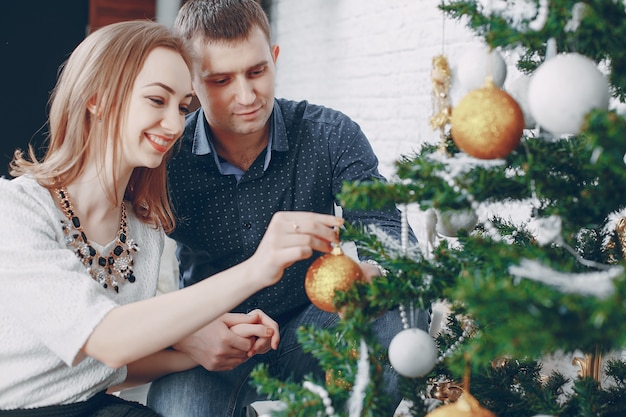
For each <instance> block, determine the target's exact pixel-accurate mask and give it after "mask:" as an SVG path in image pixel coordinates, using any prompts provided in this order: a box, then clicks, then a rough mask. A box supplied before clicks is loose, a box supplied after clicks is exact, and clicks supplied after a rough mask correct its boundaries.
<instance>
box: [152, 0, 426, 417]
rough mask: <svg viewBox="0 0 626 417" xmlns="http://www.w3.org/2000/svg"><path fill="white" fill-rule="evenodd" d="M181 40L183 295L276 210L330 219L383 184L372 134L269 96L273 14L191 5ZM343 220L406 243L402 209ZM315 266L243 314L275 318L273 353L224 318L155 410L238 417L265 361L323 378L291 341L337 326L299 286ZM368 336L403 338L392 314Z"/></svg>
mask: <svg viewBox="0 0 626 417" xmlns="http://www.w3.org/2000/svg"><path fill="white" fill-rule="evenodd" d="M175 30H176V31H178V32H179V34H180V35H181V36H183V37H184V38H186V39H188V40H190V42H191V45H192V46H193V50H194V53H195V59H196V66H195V74H194V80H193V85H194V90H195V92H196V95H197V97H198V99H199V101H200V104H201V106H202V108H201V109H199V110H198V111H196V112H195V113H193V114H191V115H190V116H189V117H188V119H187V124H186V129H185V133H184V135H183V139H182V141H181V149H180V152H179V153H178V154H176V155H175V156H174V158H173V159H172V161H171V163H170V166H169V174H168V175H169V185H170V192H171V197H172V200H173V205H174V208H175V211H176V215H177V219H178V225H177V229H176V231H175V232H174V233H173V234H172V237H173V238H174V239H176V241H177V242H178V250H177V255H178V258H179V263H180V271H181V280H182V285H184V286H188V285H191V284H193V283H195V282H197V281H199V280H202V279H205V278H206V277H210V276H211V275H212V274H214V273H216V272H218V271H221V270H223V269H225V268H228V267H229V266H232V265H235V264H237V263H239V262H242V261H243V260H245V259H246V258H248V257H249V256H250V255H251V254H252V253H253V251H254V249H255V248H256V247H257V245H258V243H259V241H260V239H261V237H262V236H263V232H264V231H265V229H266V227H267V224H268V222H269V220H270V218H271V216H272V214H273V213H274V212H276V211H279V210H297V211H312V212H319V213H333V210H334V204H335V203H336V195H337V193H338V192H339V191H340V190H341V186H342V183H343V182H344V181H355V180H363V181H368V180H373V179H381V180H382V179H383V178H382V176H381V175H380V174H379V172H378V168H377V165H378V161H377V159H376V156H375V155H374V153H373V151H372V148H371V146H370V144H369V143H368V141H367V139H366V137H365V135H364V134H363V132H362V131H361V129H360V128H359V126H358V125H357V124H356V123H355V122H353V121H352V120H350V119H349V118H348V117H347V116H345V115H344V114H342V113H340V112H337V111H334V110H331V109H328V108H324V107H321V106H314V105H311V104H309V103H308V102H306V101H302V102H294V101H288V100H284V99H275V98H274V81H275V71H276V61H277V58H278V54H279V48H278V46H277V45H272V44H271V37H270V27H269V22H268V19H267V16H266V15H265V13H264V11H263V9H262V8H261V7H260V6H259V4H258V3H257V2H256V1H255V0H242V1H232V0H190V1H188V2H187V3H185V5H184V6H183V7H182V8H181V10H180V11H179V14H178V16H177V19H176V23H175ZM343 217H344V218H345V219H346V222H348V223H351V224H375V225H377V226H379V227H381V228H382V229H384V230H385V231H387V232H388V233H390V234H393V235H396V236H399V235H400V216H399V212H398V211H397V210H395V209H394V210H390V211H387V212H381V211H378V212H363V211H360V212H356V211H349V210H345V211H344V212H343ZM297 228H298V225H294V230H297ZM318 255H319V254H318ZM314 259H315V256H314V257H312V258H310V259H308V260H307V261H303V262H298V263H296V264H294V265H293V266H291V267H290V268H288V269H287V270H286V271H285V275H284V278H283V279H282V280H281V282H280V283H279V284H277V285H275V286H273V287H271V288H269V289H268V290H267V291H261V292H258V293H256V294H255V295H254V296H252V297H250V298H249V299H248V300H246V301H245V302H244V303H243V304H241V305H240V306H239V307H238V308H237V310H236V311H237V312H240V313H246V312H248V311H250V310H253V309H260V310H262V311H264V312H265V313H266V314H267V315H268V316H270V317H272V318H273V319H275V320H276V321H277V322H278V324H279V326H280V333H281V335H280V338H281V341H280V344H279V345H278V349H276V350H273V351H269V352H268V353H265V354H263V355H259V356H254V355H253V354H254V353H256V352H251V351H250V349H251V346H252V345H253V344H254V342H255V340H254V338H244V337H240V336H238V332H237V331H236V330H231V329H230V328H229V327H230V326H229V324H228V323H227V322H226V321H225V320H217V321H216V322H215V323H213V324H211V325H209V326H207V327H206V328H205V329H203V330H202V331H201V332H200V333H202V336H203V337H198V338H188V339H187V340H185V341H183V342H182V343H180V344H178V345H176V346H175V348H176V349H180V350H183V351H185V352H187V353H189V354H190V355H191V356H192V357H193V358H194V359H196V360H197V361H198V362H199V363H200V364H202V365H203V367H197V368H195V369H193V370H191V371H188V372H182V373H178V374H174V375H171V376H169V377H167V378H164V379H161V380H159V381H156V382H154V383H153V384H152V387H151V390H150V394H149V397H148V405H149V406H151V407H152V408H154V409H155V410H157V411H158V412H160V413H161V414H163V415H164V416H166V417H169V416H172V417H174V416H175V417H180V416H185V417H194V416H203V417H204V416H209V417H224V416H228V417H230V416H235V417H240V416H242V415H245V412H246V410H245V407H246V406H247V405H249V404H250V403H251V402H254V401H256V400H258V399H259V396H258V394H257V393H256V390H255V388H254V387H252V386H250V384H249V383H248V375H249V373H250V371H251V370H252V369H253V368H254V367H255V366H256V365H257V364H258V363H260V362H265V363H267V364H269V365H270V371H271V372H272V373H273V374H274V375H277V376H279V377H281V378H284V379H286V378H287V377H289V376H293V377H295V378H301V377H302V376H304V375H307V374H310V373H315V374H316V375H319V376H321V377H322V378H323V373H324V371H323V370H322V369H319V365H318V363H317V361H316V360H315V359H314V358H312V357H310V356H309V355H305V354H304V353H303V352H302V350H301V348H300V346H299V344H298V343H297V340H296V329H297V328H298V327H300V326H302V325H315V326H317V327H320V328H328V327H332V326H333V325H334V324H336V322H337V320H338V318H337V315H336V314H330V313H326V312H324V311H321V310H319V309H317V308H316V307H315V306H313V305H312V304H311V303H310V301H309V300H308V298H307V296H306V293H305V290H304V277H305V274H306V271H307V269H308V267H309V265H310V264H311V262H312V261H313V260H314ZM361 267H362V269H363V272H364V274H365V276H366V278H371V277H373V276H375V275H377V274H379V273H380V271H379V268H377V267H376V266H375V265H372V264H368V263H361ZM427 323H428V316H427V314H426V313H423V314H422V316H421V318H420V320H419V323H418V324H419V326H420V327H421V328H422V329H426V328H427V325H428V324H427ZM372 326H373V327H372V328H373V330H374V332H375V333H376V334H377V336H378V337H379V340H380V341H381V343H382V344H383V345H384V346H388V345H389V342H390V340H391V339H392V338H393V336H395V335H396V334H397V333H398V332H399V331H400V330H402V322H401V319H400V316H399V313H398V312H397V311H393V312H389V313H387V314H385V315H384V316H382V317H380V318H379V319H378V320H376V321H375V322H374V323H373V324H372ZM199 340H203V341H204V342H202V343H199V342H198V341H199ZM387 376H388V380H387V381H386V382H387V386H388V387H389V391H390V394H389V395H392V396H393V397H394V399H395V400H396V405H397V404H398V403H399V401H400V400H401V398H400V396H399V394H398V392H397V390H396V389H395V387H396V384H397V380H396V379H397V377H396V376H395V373H394V372H393V371H390V372H387ZM394 409H395V408H394ZM393 412H394V410H389V415H390V416H391V415H392V414H393Z"/></svg>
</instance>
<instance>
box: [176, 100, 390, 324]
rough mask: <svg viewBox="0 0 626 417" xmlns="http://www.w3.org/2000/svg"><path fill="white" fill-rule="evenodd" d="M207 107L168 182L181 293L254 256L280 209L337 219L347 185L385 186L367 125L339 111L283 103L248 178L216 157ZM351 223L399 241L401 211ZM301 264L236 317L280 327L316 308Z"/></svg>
mask: <svg viewBox="0 0 626 417" xmlns="http://www.w3.org/2000/svg"><path fill="white" fill-rule="evenodd" d="M210 137H211V131H210V128H209V126H208V124H207V122H206V119H205V117H204V113H203V112H202V109H199V110H197V111H196V112H194V113H192V114H191V115H189V116H188V117H187V121H186V127H185V132H184V134H183V138H182V139H181V143H180V146H181V149H180V150H179V151H178V152H176V153H175V155H174V156H173V158H172V159H171V160H170V162H169V169H168V180H169V187H170V193H171V198H172V203H173V207H174V211H175V214H176V217H177V222H178V223H177V227H176V230H175V231H174V232H173V233H172V235H171V236H172V237H173V238H174V239H176V241H177V242H178V250H177V256H178V258H179V262H180V271H181V286H188V285H191V284H193V283H195V282H198V281H200V280H202V279H204V278H206V277H209V276H211V275H213V274H215V273H217V272H219V271H222V270H224V269H227V268H229V267H231V266H233V265H236V264H238V263H240V262H242V261H244V260H245V259H247V258H249V257H250V256H251V255H252V254H253V253H254V251H255V250H256V248H257V246H258V244H259V242H260V241H261V238H262V237H263V234H264V233H265V230H266V228H267V225H268V224H269V222H270V219H271V218H272V215H273V214H274V213H275V212H277V211H281V210H299V211H313V212H318V213H333V211H334V203H336V198H335V196H336V195H337V194H338V193H339V191H341V186H342V183H343V182H344V181H354V180H370V179H374V178H376V179H380V180H384V178H383V177H382V176H381V175H380V173H379V172H378V168H377V166H378V160H377V158H376V156H375V155H374V152H373V151H372V147H371V146H370V144H369V142H368V140H367V138H366V137H365V135H364V134H363V132H362V131H361V129H360V127H359V126H358V125H357V124H356V123H355V122H354V121H352V120H350V118H348V117H347V116H346V115H344V114H343V113H341V112H338V111H336V110H332V109H329V108H326V107H322V106H316V105H312V104H309V103H308V102H306V101H301V102H294V101H288V100H284V99H276V100H275V102H274V110H273V113H272V118H271V129H270V141H269V144H268V148H269V149H270V153H269V154H268V152H267V149H266V150H265V151H264V152H262V153H261V154H260V155H259V157H258V158H257V160H256V161H255V162H254V163H253V164H252V166H251V167H250V168H249V169H248V171H246V172H241V171H239V170H238V169H236V168H235V169H233V168H234V167H232V166H229V165H230V164H224V163H223V161H221V160H220V159H219V158H218V157H217V155H216V152H215V150H214V149H213V147H212V145H211V142H210ZM343 217H344V218H345V219H346V222H349V223H351V224H370V223H373V224H376V225H378V226H380V227H381V228H383V230H386V231H387V232H388V233H390V234H392V235H394V236H399V235H400V215H399V211H398V210H390V211H387V212H380V211H377V212H364V211H349V210H344V211H343ZM319 255H320V254H316V255H314V256H313V257H312V258H311V259H307V260H305V261H301V262H298V263H296V264H294V265H293V266H291V267H290V268H288V269H287V270H286V271H285V275H284V277H283V279H282V280H281V281H280V282H279V283H277V284H276V285H274V286H272V287H269V288H266V289H264V290H261V291H259V292H258V293H256V294H254V295H253V296H252V297H250V298H249V299H248V300H246V301H245V302H244V303H243V304H241V305H240V306H239V307H238V308H237V309H236V310H235V311H240V312H247V311H250V310H252V309H255V308H261V309H263V311H265V312H266V313H267V314H269V315H270V316H272V317H273V318H274V319H276V320H277V321H279V322H280V321H282V319H286V318H288V317H289V315H290V314H293V313H295V312H297V311H300V310H301V309H302V308H304V307H305V306H307V305H308V304H310V301H309V300H308V298H307V295H306V293H305V290H304V277H305V274H306V271H307V269H308V267H309V265H310V264H311V262H313V260H314V259H315V258H316V257H317V256H319Z"/></svg>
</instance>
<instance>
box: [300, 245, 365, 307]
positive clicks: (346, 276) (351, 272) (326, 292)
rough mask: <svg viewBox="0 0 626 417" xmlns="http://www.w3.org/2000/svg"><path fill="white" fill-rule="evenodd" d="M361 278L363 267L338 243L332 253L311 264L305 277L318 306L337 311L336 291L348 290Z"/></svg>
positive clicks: (305, 283) (308, 292)
mask: <svg viewBox="0 0 626 417" xmlns="http://www.w3.org/2000/svg"><path fill="white" fill-rule="evenodd" d="M361 279H363V273H362V272H361V267H360V266H359V265H358V264H357V263H356V262H354V261H353V260H352V259H351V258H350V257H349V256H346V255H344V253H343V251H342V250H341V247H339V245H337V246H335V247H334V248H333V250H332V251H331V252H330V253H328V254H326V255H323V256H320V257H319V258H317V259H316V260H315V261H314V262H313V263H312V264H311V266H310V267H309V270H308V271H307V273H306V277H305V279H304V289H305V290H306V294H307V295H308V297H309V299H310V300H311V302H312V303H313V304H314V305H315V306H316V307H317V308H319V309H320V310H324V311H327V312H329V313H335V312H337V309H336V308H335V303H334V302H333V298H334V297H335V292H336V291H347V290H348V289H350V287H352V285H353V284H354V283H355V282H356V281H360V280H361Z"/></svg>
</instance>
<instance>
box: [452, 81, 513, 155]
mask: <svg viewBox="0 0 626 417" xmlns="http://www.w3.org/2000/svg"><path fill="white" fill-rule="evenodd" d="M450 123H451V128H450V133H451V135H452V139H453V140H454V143H456V145H457V146H458V147H459V148H460V149H461V150H462V151H464V152H465V153H467V154H469V155H471V156H473V157H475V158H479V159H496V158H504V157H506V156H507V155H508V154H509V153H511V151H512V150H513V149H515V148H516V147H517V146H518V145H519V143H520V140H521V137H522V133H523V131H524V113H523V112H522V109H521V108H520V106H519V104H517V102H516V101H515V100H514V99H513V98H512V97H511V96H510V95H508V94H507V93H506V92H504V91H503V90H501V89H499V88H498V87H497V86H496V85H495V84H494V83H493V81H491V79H490V78H487V81H486V82H485V85H484V86H483V87H482V88H478V89H476V90H472V91H470V92H469V93H468V94H467V95H466V96H465V97H463V98H462V99H461V101H460V102H459V103H458V104H457V105H456V107H454V108H453V109H452V116H451V120H450Z"/></svg>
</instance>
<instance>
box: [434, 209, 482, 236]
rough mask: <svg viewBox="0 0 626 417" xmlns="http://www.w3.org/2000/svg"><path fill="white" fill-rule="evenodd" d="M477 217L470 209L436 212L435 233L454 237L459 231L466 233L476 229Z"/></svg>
mask: <svg viewBox="0 0 626 417" xmlns="http://www.w3.org/2000/svg"><path fill="white" fill-rule="evenodd" d="M477 223H478V216H477V215H476V213H475V212H474V210H472V209H466V210H447V211H444V212H440V211H437V233H439V234H441V235H444V236H447V237H456V236H457V234H458V233H459V231H460V230H465V231H467V232H469V231H471V230H472V229H474V227H476V224H477Z"/></svg>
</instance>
